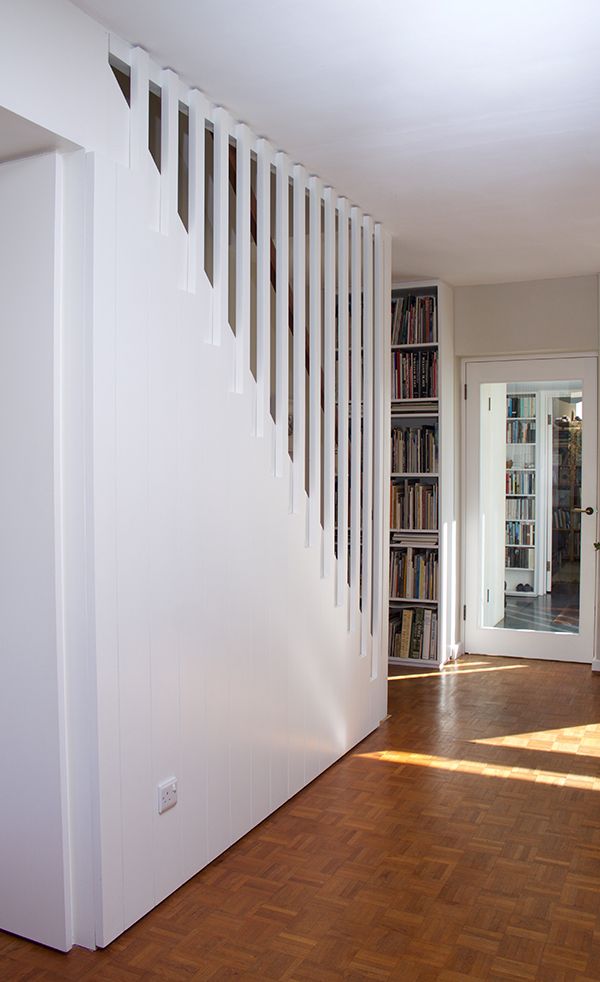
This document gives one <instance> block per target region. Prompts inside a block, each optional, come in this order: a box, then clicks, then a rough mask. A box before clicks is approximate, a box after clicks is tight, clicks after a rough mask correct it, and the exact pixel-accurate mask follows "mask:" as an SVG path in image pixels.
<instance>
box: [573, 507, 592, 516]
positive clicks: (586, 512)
mask: <svg viewBox="0 0 600 982" xmlns="http://www.w3.org/2000/svg"><path fill="white" fill-rule="evenodd" d="M571 511H578V512H580V513H581V514H582V515H593V514H594V511H595V508H592V507H591V505H588V507H587V508H571Z"/></svg>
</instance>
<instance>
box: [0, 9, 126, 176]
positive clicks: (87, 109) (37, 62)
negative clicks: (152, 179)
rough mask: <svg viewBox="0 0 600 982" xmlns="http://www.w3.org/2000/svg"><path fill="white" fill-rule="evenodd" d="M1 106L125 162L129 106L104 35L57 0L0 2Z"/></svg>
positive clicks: (96, 25)
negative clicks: (112, 66)
mask: <svg viewBox="0 0 600 982" xmlns="http://www.w3.org/2000/svg"><path fill="white" fill-rule="evenodd" d="M0 23H1V25H2V29H1V30H0V105H1V106H5V107H6V108H7V109H10V110H11V112H14V113H18V114H19V115H20V116H24V117H25V118H26V119H30V120H31V121H32V122H34V123H38V124H39V125H40V126H44V127H45V128H46V129H48V130H51V131H52V132H53V133H57V134H58V135H59V136H62V137H65V138H66V139H68V140H72V141H73V143H75V144H78V145H79V146H82V147H85V149H86V150H96V151H99V152H101V153H103V154H105V155H106V156H108V157H110V158H112V159H115V160H119V161H121V162H122V163H125V162H126V161H127V159H128V132H129V111H128V108H127V104H126V102H125V100H124V99H123V96H122V95H121V93H120V91H119V88H118V85H117V83H116V81H115V78H114V76H113V74H112V71H111V69H110V67H109V64H108V58H107V51H108V32H107V31H106V30H105V29H104V28H103V27H101V26H100V24H98V23H97V22H96V21H94V20H92V19H91V18H90V17H88V16H87V15H86V14H83V13H82V12H81V11H80V10H78V9H77V8H76V7H74V6H73V5H72V4H70V3H65V2H64V0H18V2H17V3H15V2H14V0H0Z"/></svg>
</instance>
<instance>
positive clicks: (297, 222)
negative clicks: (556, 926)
mask: <svg viewBox="0 0 600 982" xmlns="http://www.w3.org/2000/svg"><path fill="white" fill-rule="evenodd" d="M293 228H294V244H293V276H294V278H293V292H294V437H293V440H294V471H293V473H294V477H293V487H292V509H293V511H295V512H298V511H300V509H301V507H302V506H303V504H304V496H305V488H304V485H305V474H306V171H305V169H304V167H302V165H301V164H296V166H295V167H294V217H293Z"/></svg>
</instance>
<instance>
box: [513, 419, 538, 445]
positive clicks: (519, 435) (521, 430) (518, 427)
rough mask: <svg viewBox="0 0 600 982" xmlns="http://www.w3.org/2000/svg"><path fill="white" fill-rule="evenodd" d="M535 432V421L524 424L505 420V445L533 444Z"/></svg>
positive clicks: (519, 421)
mask: <svg viewBox="0 0 600 982" xmlns="http://www.w3.org/2000/svg"><path fill="white" fill-rule="evenodd" d="M535 432H536V427H535V420H533V421H532V422H528V421H526V422H524V421H523V420H520V419H507V421H506V442H507V443H535Z"/></svg>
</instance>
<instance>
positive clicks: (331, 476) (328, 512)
mask: <svg viewBox="0 0 600 982" xmlns="http://www.w3.org/2000/svg"><path fill="white" fill-rule="evenodd" d="M324 199H325V227H324V230H323V260H324V262H323V268H324V302H323V311H324V314H323V401H324V417H325V418H324V427H323V531H324V535H323V572H324V574H325V576H330V575H331V572H332V568H333V559H334V553H333V541H334V523H335V259H336V256H335V244H336V243H335V211H336V194H335V192H334V190H333V189H332V188H326V189H325V194H324Z"/></svg>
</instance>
